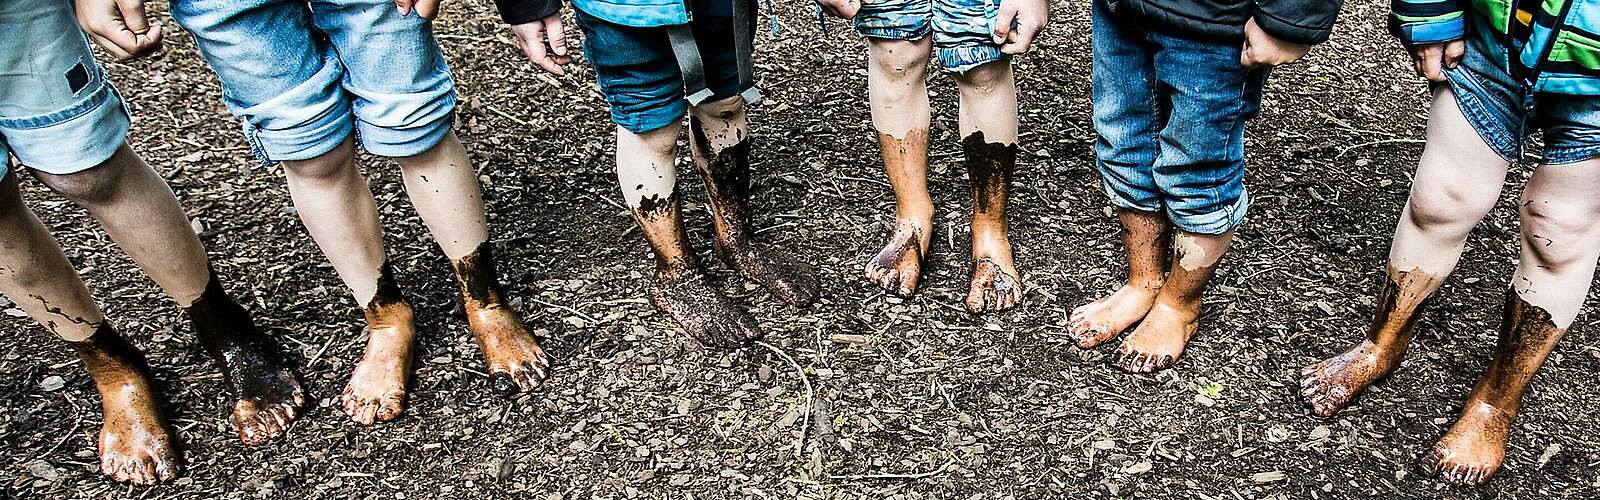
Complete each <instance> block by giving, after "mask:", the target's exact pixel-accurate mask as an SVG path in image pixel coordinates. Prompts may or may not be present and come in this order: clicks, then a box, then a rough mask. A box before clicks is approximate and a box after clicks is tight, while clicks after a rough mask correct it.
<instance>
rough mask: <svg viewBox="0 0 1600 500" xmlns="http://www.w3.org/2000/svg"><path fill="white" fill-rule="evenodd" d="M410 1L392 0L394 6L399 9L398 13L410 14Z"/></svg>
mask: <svg viewBox="0 0 1600 500" xmlns="http://www.w3.org/2000/svg"><path fill="white" fill-rule="evenodd" d="M411 2H412V0H394V7H395V8H397V9H400V15H402V16H404V15H409V14H411Z"/></svg>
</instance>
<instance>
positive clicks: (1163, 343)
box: [1112, 229, 1233, 373]
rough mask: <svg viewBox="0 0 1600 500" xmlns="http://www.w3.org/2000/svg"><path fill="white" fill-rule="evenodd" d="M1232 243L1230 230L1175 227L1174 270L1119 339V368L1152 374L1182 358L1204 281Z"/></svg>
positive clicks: (1194, 325) (1195, 325) (1195, 323)
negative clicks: (1129, 330) (1207, 231)
mask: <svg viewBox="0 0 1600 500" xmlns="http://www.w3.org/2000/svg"><path fill="white" fill-rule="evenodd" d="M1232 242H1233V231H1232V230H1229V231H1228V232H1226V233H1222V234H1195V233H1190V232H1187V231H1183V230H1181V229H1174V230H1173V236H1172V271H1171V272H1170V273H1169V274H1168V277H1167V282H1166V284H1164V285H1162V286H1161V292H1160V293H1158V294H1156V301H1155V304H1154V305H1152V306H1151V307H1150V313H1149V314H1147V315H1145V317H1144V320H1143V321H1140V322H1139V327H1138V328H1135V329H1134V330H1133V333H1131V334H1129V335H1128V337H1127V338H1125V339H1123V341H1122V348H1121V350H1120V351H1119V352H1118V353H1117V359H1116V360H1115V361H1113V362H1112V364H1114V365H1116V366H1117V367H1118V368H1121V369H1123V370H1125V371H1128V372H1133V373H1151V372H1155V371H1157V370H1163V369H1166V368H1168V367H1171V366H1172V365H1173V364H1176V363H1177V362H1178V359H1180V358H1182V357H1183V348H1184V346H1185V345H1187V344H1188V343H1189V339H1190V338H1191V337H1193V336H1194V332H1195V330H1196V329H1197V328H1198V327H1199V325H1200V299H1201V298H1202V297H1203V296H1204V295H1205V291H1206V283H1209V282H1210V281H1211V276H1212V275H1215V274H1216V272H1217V266H1218V265H1219V264H1221V262H1222V256H1223V254H1226V253H1227V252H1228V245H1229V244H1230V243H1232Z"/></svg>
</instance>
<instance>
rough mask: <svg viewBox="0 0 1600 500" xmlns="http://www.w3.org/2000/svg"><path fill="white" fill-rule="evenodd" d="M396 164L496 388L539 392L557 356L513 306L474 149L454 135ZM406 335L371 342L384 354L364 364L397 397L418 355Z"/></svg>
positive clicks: (504, 391) (373, 353) (370, 352)
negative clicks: (457, 289)
mask: <svg viewBox="0 0 1600 500" xmlns="http://www.w3.org/2000/svg"><path fill="white" fill-rule="evenodd" d="M396 161H398V162H399V163H400V169H401V171H402V172H403V173H404V174H405V179H406V191H407V192H408V193H410V195H411V201H412V203H413V204H415V205H416V207H417V213H419V214H421V215H422V220H423V221H424V222H426V223H427V224H428V229H429V230H430V231H432V232H433V236H434V239H435V240H437V241H438V242H439V247H440V248H442V249H444V253H445V255H446V256H448V257H450V263H451V268H452V269H454V270H455V275H456V281H457V283H458V284H459V285H460V286H461V301H462V304H463V308H464V310H465V311H466V313H467V325H468V327H469V328H470V329H471V330H472V334H473V338H475V339H476V340H477V342H478V347H479V349H480V350H482V351H483V358H484V365H485V366H487V367H488V369H489V378H490V384H491V385H492V386H493V387H494V389H495V390H496V391H499V392H502V393H514V392H527V391H531V390H533V389H534V388H537V387H539V385H540V384H542V383H543V382H544V379H545V378H546V377H547V376H548V375H549V373H550V363H551V362H550V357H549V355H547V354H546V353H545V352H544V349H543V348H541V347H539V341H538V339H536V338H534V336H533V334H532V333H530V332H529V331H528V328H527V326H525V325H523V323H522V315H521V314H520V313H518V312H517V311H516V310H515V309H513V308H512V307H511V304H510V303H509V302H507V301H506V298H505V292H504V290H503V289H502V288H501V286H500V278H499V276H498V275H497V274H496V271H495V260H494V252H493V247H492V246H491V245H490V244H489V242H488V231H489V230H488V225H487V222H486V220H485V218H484V206H483V195H482V194H481V193H480V192H479V190H478V177H477V173H476V171H475V170H474V169H473V167H472V160H471V159H470V158H467V150H466V149H465V148H463V147H461V141H460V140H458V139H456V135H455V133H454V132H451V133H449V134H447V135H445V137H444V140H441V141H440V142H439V144H437V145H435V146H434V147H433V148H430V149H429V150H428V151H425V152H423V153H422V154H420V155H417V156H413V157H409V158H396ZM398 337H399V336H396V338H393V339H388V340H387V342H388V343H392V344H393V345H392V346H391V347H390V348H387V349H383V350H375V349H374V347H373V346H371V345H370V343H369V345H368V353H369V354H372V355H379V356H377V357H376V358H374V357H370V356H369V357H368V358H364V359H363V363H366V362H368V361H372V362H375V363H381V364H383V365H385V366H388V367H389V368H388V369H387V370H385V371H384V372H382V373H387V374H388V375H387V376H385V377H383V379H384V380H386V381H387V383H388V384H389V385H390V387H391V389H390V390H389V393H391V394H392V393H393V391H394V389H393V388H394V387H398V388H399V390H400V391H404V388H405V385H404V384H405V376H406V373H407V371H408V366H406V365H402V364H401V363H406V364H409V363H410V358H411V353H410V351H409V348H408V349H407V350H405V351H401V350H400V348H399V344H400V342H402V341H404V342H405V343H407V344H409V343H410V341H409V339H401V338H398ZM401 356H404V360H403V361H402V360H401ZM358 420H359V419H358Z"/></svg>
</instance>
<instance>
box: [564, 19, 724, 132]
mask: <svg viewBox="0 0 1600 500" xmlns="http://www.w3.org/2000/svg"><path fill="white" fill-rule="evenodd" d="M691 1H692V3H693V4H692V5H691V10H692V11H693V12H694V15H693V18H694V20H693V21H691V22H690V25H689V29H690V30H691V31H693V32H694V40H695V45H698V46H699V47H700V59H701V61H702V63H703V64H704V65H705V71H706V88H708V89H710V90H711V92H712V93H713V94H714V95H713V96H712V97H711V100H718V99H725V98H728V97H733V96H735V95H738V94H739V91H740V90H742V89H740V88H739V66H738V60H737V56H736V55H735V52H734V44H733V42H734V32H733V31H734V30H733V2H730V1H728V0H691ZM738 1H749V2H750V9H751V12H754V11H755V8H756V5H755V2H754V1H753V0H738ZM576 10H577V14H576V17H577V19H578V27H579V28H580V29H582V30H583V57H584V58H585V59H588V60H589V64H590V65H592V66H594V76H595V79H596V80H598V82H599V84H600V93H602V94H605V97H606V103H607V104H610V105H611V121H612V122H615V123H616V124H617V125H621V126H622V128H625V129H628V131H629V132H633V133H635V134H642V133H645V132H649V131H651V130H656V129H659V128H661V127H665V126H668V125H672V124H675V123H677V122H678V120H681V119H683V115H684V113H687V112H688V111H689V102H688V101H687V100H686V99H685V96H684V92H683V72H681V71H679V70H678V58H677V56H675V55H673V53H672V44H671V43H670V42H669V41H668V40H667V28H665V27H660V26H656V27H649V28H641V27H634V26H624V25H621V24H616V23H612V22H610V21H606V20H604V19H600V18H598V17H595V16H593V15H590V14H589V13H586V12H584V11H583V10H582V9H576ZM755 18H756V16H750V21H751V26H750V30H749V31H748V33H750V36H751V37H752V39H753V38H754V36H755Z"/></svg>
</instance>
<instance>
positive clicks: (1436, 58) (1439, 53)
mask: <svg viewBox="0 0 1600 500" xmlns="http://www.w3.org/2000/svg"><path fill="white" fill-rule="evenodd" d="M1443 57H1444V50H1443V49H1442V48H1439V47H1432V48H1429V49H1428V51H1427V52H1424V53H1423V54H1422V72H1423V76H1426V77H1428V79H1429V80H1432V81H1435V82H1442V81H1444V70H1443V68H1442V67H1441V66H1440V65H1441V64H1443Z"/></svg>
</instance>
